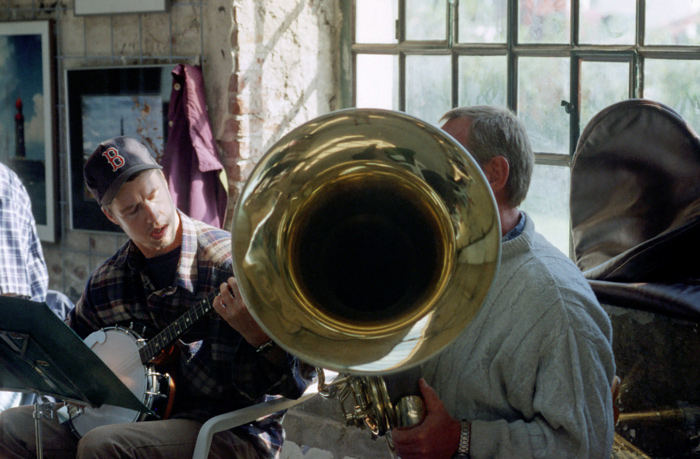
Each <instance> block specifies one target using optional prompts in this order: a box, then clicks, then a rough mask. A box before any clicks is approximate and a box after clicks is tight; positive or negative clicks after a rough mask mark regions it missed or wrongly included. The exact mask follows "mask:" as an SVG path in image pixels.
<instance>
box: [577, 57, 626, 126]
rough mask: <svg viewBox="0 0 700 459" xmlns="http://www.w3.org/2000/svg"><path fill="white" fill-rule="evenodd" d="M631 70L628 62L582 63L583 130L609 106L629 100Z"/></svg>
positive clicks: (581, 124)
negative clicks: (597, 114) (596, 115)
mask: <svg viewBox="0 0 700 459" xmlns="http://www.w3.org/2000/svg"><path fill="white" fill-rule="evenodd" d="M629 69H630V66H629V63H627V62H591V61H582V62H581V114H580V117H579V126H580V127H581V128H583V127H585V126H586V124H588V122H589V121H590V120H591V118H592V117H593V115H595V114H596V113H598V112H599V111H601V110H602V109H604V108H605V107H607V106H608V105H612V104H614V103H615V102H619V101H621V100H625V99H628V98H629Z"/></svg>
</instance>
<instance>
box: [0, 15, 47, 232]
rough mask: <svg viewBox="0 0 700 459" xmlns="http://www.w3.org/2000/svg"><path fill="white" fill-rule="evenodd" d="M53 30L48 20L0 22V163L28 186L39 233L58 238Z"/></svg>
mask: <svg viewBox="0 0 700 459" xmlns="http://www.w3.org/2000/svg"><path fill="white" fill-rule="evenodd" d="M49 30H50V29H49V22H48V21H31V22H6V23H0V68H2V69H3V71H2V72H0V161H1V162H3V163H4V164H6V165H7V166H9V167H10V168H12V169H13V170H14V171H15V172H16V173H17V175H18V176H19V177H20V179H21V180H22V183H23V184H24V186H25V188H26V189H27V192H28V193H29V197H30V199H31V202H32V212H33V214H34V219H35V220H36V224H37V230H38V233H39V237H40V238H41V239H42V240H43V241H47V242H54V240H55V224H54V208H55V204H54V193H53V191H54V181H53V179H54V177H53V158H54V138H53V108H54V107H53V105H54V104H53V88H52V81H53V80H52V74H51V65H50V64H51V60H50V59H51V53H50V49H51V46H50V39H51V37H50V33H49Z"/></svg>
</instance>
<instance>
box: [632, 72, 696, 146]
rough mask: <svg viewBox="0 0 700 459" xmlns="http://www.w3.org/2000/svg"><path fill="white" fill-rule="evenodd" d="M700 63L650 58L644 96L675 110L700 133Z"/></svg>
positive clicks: (645, 78) (645, 74) (645, 76)
mask: <svg viewBox="0 0 700 459" xmlns="http://www.w3.org/2000/svg"><path fill="white" fill-rule="evenodd" d="M698 75H700V60H694V61H680V60H671V59H646V60H645V61H644V97H645V98H646V99H651V100H655V101H658V102H661V103H663V104H666V105H668V106H669V107H672V108H673V109H674V110H676V111H677V112H678V113H680V115H681V116H682V117H683V118H684V119H685V120H686V121H687V122H688V124H690V125H691V126H692V127H693V128H694V129H695V130H696V131H697V132H700V84H698Z"/></svg>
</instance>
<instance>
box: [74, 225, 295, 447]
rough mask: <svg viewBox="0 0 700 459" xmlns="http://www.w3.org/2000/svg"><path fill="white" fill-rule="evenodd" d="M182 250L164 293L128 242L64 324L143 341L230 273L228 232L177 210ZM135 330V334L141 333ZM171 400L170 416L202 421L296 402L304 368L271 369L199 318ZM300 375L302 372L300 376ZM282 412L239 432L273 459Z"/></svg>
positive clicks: (232, 336) (218, 322)
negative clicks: (125, 331)
mask: <svg viewBox="0 0 700 459" xmlns="http://www.w3.org/2000/svg"><path fill="white" fill-rule="evenodd" d="M180 219H181V221H182V229H183V231H182V246H181V249H180V250H181V252H180V260H179V264H178V268H177V276H176V279H175V281H174V284H173V285H171V286H169V287H166V288H164V289H162V290H154V287H153V285H152V283H151V282H150V280H149V279H148V277H147V276H146V274H145V273H144V269H143V264H144V258H143V255H141V253H140V251H139V250H138V249H137V248H136V246H135V245H134V244H133V243H132V242H131V241H129V242H127V243H126V244H125V245H124V246H123V247H122V248H120V249H119V250H118V251H117V253H116V254H114V255H113V256H112V257H111V258H109V259H108V260H107V261H106V262H105V263H104V264H103V265H102V266H100V267H99V268H98V269H97V270H96V271H95V272H94V273H93V274H92V276H91V277H90V279H89V280H88V283H87V286H86V288H85V291H84V293H83V295H82V297H81V298H80V300H79V301H78V303H77V304H76V307H75V309H74V311H73V313H71V315H70V317H69V320H68V323H69V325H70V326H71V327H72V328H73V329H74V330H75V331H76V332H77V333H78V334H79V335H80V336H82V337H85V336H87V335H88V334H89V333H90V332H92V331H94V330H97V329H99V328H104V327H107V326H114V325H121V326H128V325H129V324H130V323H134V324H139V325H140V326H143V325H145V326H146V327H147V332H146V333H144V338H146V339H148V338H150V337H152V336H153V335H154V334H155V333H157V332H158V331H160V330H161V329H163V328H165V327H166V326H167V325H168V324H170V323H171V322H172V321H174V320H175V319H176V318H178V317H179V316H180V315H181V314H182V313H183V312H185V311H186V310H188V309H189V308H190V307H191V306H193V305H194V304H196V303H198V302H199V301H201V300H202V299H204V298H209V299H211V298H213V296H214V295H215V294H216V293H217V292H218V287H219V285H220V284H221V282H224V281H225V280H226V279H227V278H228V277H230V276H231V275H232V272H233V271H232V259H231V234H230V233H228V232H227V231H224V230H221V229H218V228H214V227H212V226H209V225H207V224H205V223H203V222H200V221H197V220H193V219H191V218H189V217H187V216H186V215H184V214H183V213H180ZM139 330H140V329H137V331H139ZM180 340H181V343H182V344H183V345H182V346H181V352H184V355H181V357H180V359H179V368H178V370H179V371H178V374H179V377H178V378H177V379H176V381H175V383H176V394H177V398H176V402H175V408H174V410H173V414H172V416H171V417H179V418H189V419H197V420H199V421H202V422H204V421H205V420H206V419H208V418H210V417H212V416H215V415H218V414H221V413H224V412H227V411H231V410H235V409H239V408H242V407H245V406H248V405H252V404H254V403H258V402H261V401H263V400H266V399H268V398H269V397H270V396H271V395H268V394H274V395H283V396H285V397H288V398H297V397H299V396H300V395H301V394H302V393H303V391H304V389H305V388H306V385H307V384H308V382H309V380H308V373H307V372H308V370H309V368H308V366H306V365H305V364H302V363H301V362H300V361H298V360H297V359H296V358H294V357H293V356H291V355H287V359H286V365H283V366H282V367H280V366H278V365H275V364H273V363H272V362H270V361H268V360H267V359H266V358H265V357H263V356H261V355H259V354H258V353H256V352H255V348H253V347H252V346H251V345H250V344H248V343H247V342H246V341H245V340H244V339H243V338H242V336H241V335H240V334H239V333H238V332H236V331H235V330H234V329H233V328H231V327H230V326H229V325H228V324H227V323H226V322H225V321H224V320H223V319H221V318H220V317H219V316H218V314H216V313H215V312H211V313H209V314H207V315H206V316H205V317H204V318H202V319H201V320H199V321H197V323H196V324H194V326H193V327H192V328H191V329H190V330H189V331H187V332H186V333H185V334H184V335H183V336H182V337H181V338H180ZM302 373H304V374H303V375H302ZM280 418H281V415H276V416H272V417H269V418H266V419H265V420H263V421H259V422H256V423H252V424H249V425H246V426H243V427H240V428H238V430H237V432H238V433H241V434H244V435H246V434H247V435H248V436H252V437H257V439H258V440H260V441H262V444H261V443H260V441H258V442H256V443H257V444H258V445H259V446H263V447H265V448H267V449H268V451H269V452H270V453H271V454H276V453H277V452H278V451H279V449H280V448H281V444H282V441H283V432H282V427H281V425H280V423H279V419H280Z"/></svg>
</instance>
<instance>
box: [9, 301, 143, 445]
mask: <svg viewBox="0 0 700 459" xmlns="http://www.w3.org/2000/svg"><path fill="white" fill-rule="evenodd" d="M0 389H3V390H10V391H18V392H34V393H36V394H37V397H36V401H35V402H34V409H35V411H34V418H35V427H36V440H37V457H41V449H42V448H41V428H40V422H39V421H40V419H39V418H40V417H41V409H40V407H39V405H38V400H39V398H40V397H39V395H40V394H41V395H48V396H52V397H55V398H57V399H60V400H64V401H66V402H71V403H75V404H77V405H83V406H86V405H89V406H92V407H99V406H101V405H103V404H108V405H116V406H121V407H124V408H129V409H132V410H137V411H141V412H147V413H150V412H151V410H149V409H148V408H147V407H146V406H145V405H144V404H143V403H141V401H140V400H139V399H138V398H136V396H135V395H134V394H133V393H132V392H131V391H130V390H129V389H128V388H127V387H126V386H125V385H124V384H123V383H122V382H121V381H120V380H119V378H118V377H117V376H116V375H115V374H114V373H113V372H112V370H110V369H109V368H108V367H107V365H105V364H104V362H102V360H100V358H99V357H98V356H97V355H96V354H95V353H94V352H92V350H90V348H88V347H87V346H86V345H85V343H83V340H81V339H80V337H79V336H78V335H77V334H76V333H75V332H74V331H73V330H72V329H71V328H69V327H68V326H67V325H66V324H64V323H63V322H62V321H61V320H60V319H59V318H58V317H57V316H56V314H54V313H53V312H52V311H51V309H49V307H48V305H46V304H45V303H37V302H34V301H29V300H24V299H20V298H15V297H0Z"/></svg>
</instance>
